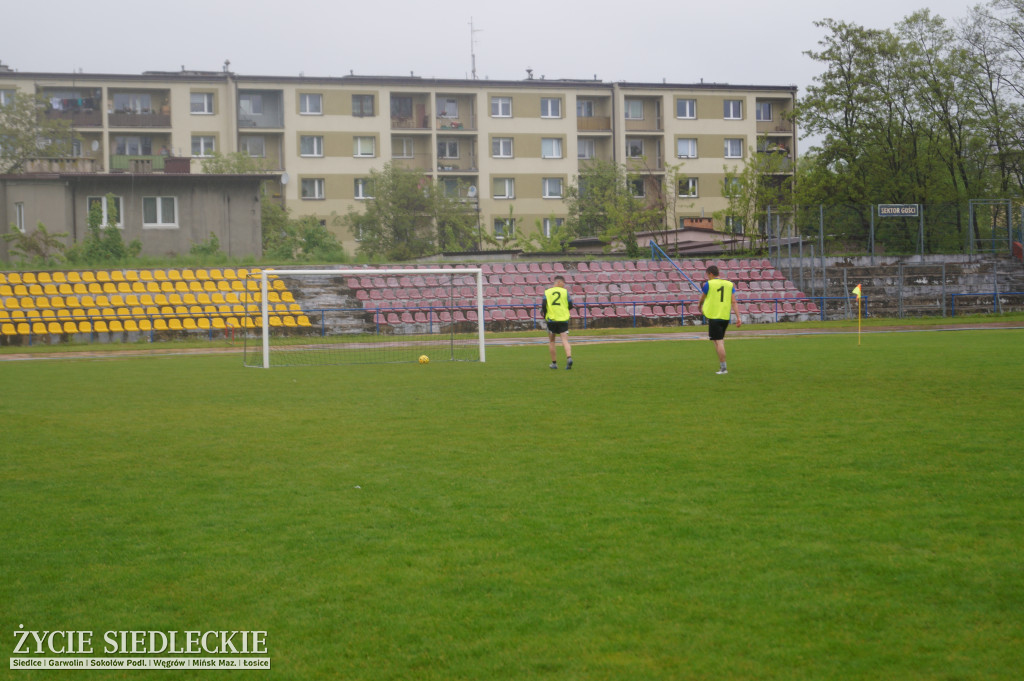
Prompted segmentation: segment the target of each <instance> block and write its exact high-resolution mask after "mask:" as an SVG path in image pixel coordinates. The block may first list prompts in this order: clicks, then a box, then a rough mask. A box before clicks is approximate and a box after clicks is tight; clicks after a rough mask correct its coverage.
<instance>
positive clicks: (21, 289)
mask: <svg viewBox="0 0 1024 681" xmlns="http://www.w3.org/2000/svg"><path fill="white" fill-rule="evenodd" d="M14 295H16V296H27V295H28V286H25V285H24V284H15V285H14Z"/></svg>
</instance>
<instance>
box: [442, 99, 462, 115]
mask: <svg viewBox="0 0 1024 681" xmlns="http://www.w3.org/2000/svg"><path fill="white" fill-rule="evenodd" d="M437 115H438V116H439V117H440V118H458V117H459V102H458V101H457V100H455V99H454V98H452V97H445V98H443V99H438V100H437Z"/></svg>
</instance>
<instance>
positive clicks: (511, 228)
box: [494, 218, 516, 239]
mask: <svg viewBox="0 0 1024 681" xmlns="http://www.w3.org/2000/svg"><path fill="white" fill-rule="evenodd" d="M515 235H516V219H515V218H494V238H495V239H512V238H514V237H515Z"/></svg>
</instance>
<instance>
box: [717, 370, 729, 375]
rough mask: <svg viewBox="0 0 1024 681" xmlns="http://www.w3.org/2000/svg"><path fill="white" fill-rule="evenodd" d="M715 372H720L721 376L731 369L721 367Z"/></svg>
mask: <svg viewBox="0 0 1024 681" xmlns="http://www.w3.org/2000/svg"><path fill="white" fill-rule="evenodd" d="M715 373H716V374H718V375H719V376H721V375H722V374H727V373H729V370H728V369H719V370H718V371H716V372H715Z"/></svg>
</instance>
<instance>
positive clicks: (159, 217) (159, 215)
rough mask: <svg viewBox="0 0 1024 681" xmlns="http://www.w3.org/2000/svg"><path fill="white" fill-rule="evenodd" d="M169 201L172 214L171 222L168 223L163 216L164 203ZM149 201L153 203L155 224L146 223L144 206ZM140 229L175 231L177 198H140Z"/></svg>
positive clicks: (176, 225)
mask: <svg viewBox="0 0 1024 681" xmlns="http://www.w3.org/2000/svg"><path fill="white" fill-rule="evenodd" d="M168 200H170V201H171V206H172V208H171V210H172V211H173V212H174V219H173V221H168V220H167V219H166V218H165V216H164V212H165V211H164V207H165V206H166V203H165V202H166V201H168ZM149 201H153V202H155V206H156V222H146V204H147V202H149ZM142 228H143V229H177V228H178V197H177V196H143V197H142Z"/></svg>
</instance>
